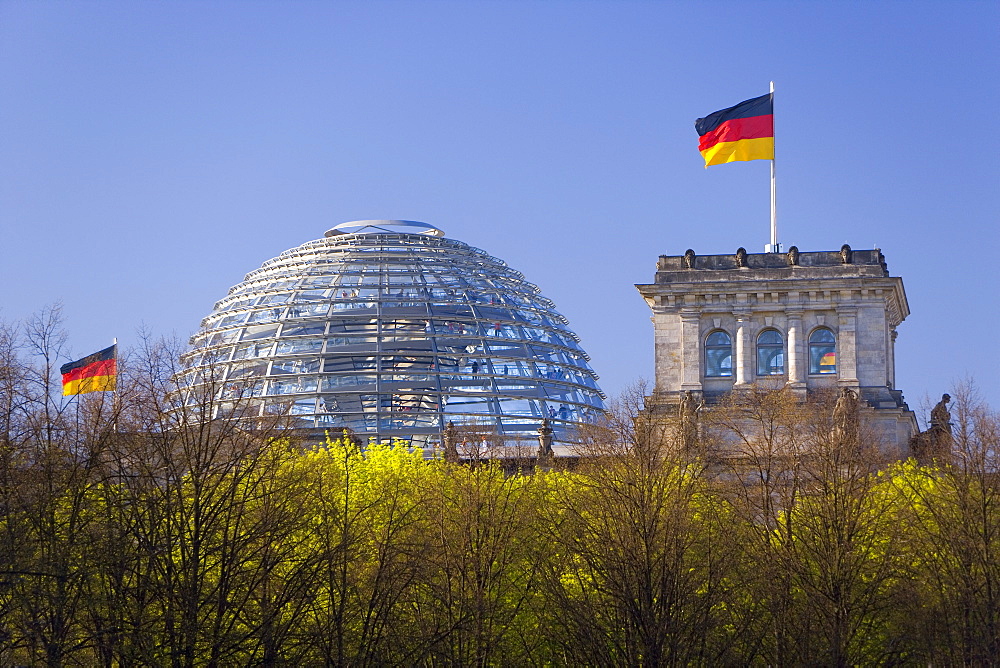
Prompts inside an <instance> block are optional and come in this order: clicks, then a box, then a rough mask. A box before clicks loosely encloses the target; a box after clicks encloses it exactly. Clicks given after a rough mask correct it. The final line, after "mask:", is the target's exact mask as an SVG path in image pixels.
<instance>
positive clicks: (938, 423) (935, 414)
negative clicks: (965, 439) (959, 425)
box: [931, 394, 951, 434]
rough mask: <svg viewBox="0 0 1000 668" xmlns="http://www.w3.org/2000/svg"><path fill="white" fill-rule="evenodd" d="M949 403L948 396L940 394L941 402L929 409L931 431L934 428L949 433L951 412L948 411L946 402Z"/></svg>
mask: <svg viewBox="0 0 1000 668" xmlns="http://www.w3.org/2000/svg"><path fill="white" fill-rule="evenodd" d="M949 401H951V395H950V394H942V395H941V401H939V402H938V403H937V405H936V406H935V407H934V408H932V409H931V429H934V428H935V427H937V428H939V429H943V430H945V431H946V432H948V433H949V434H950V433H951V412H950V411H949V410H948V402H949Z"/></svg>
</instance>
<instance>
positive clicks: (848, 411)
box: [830, 387, 858, 443]
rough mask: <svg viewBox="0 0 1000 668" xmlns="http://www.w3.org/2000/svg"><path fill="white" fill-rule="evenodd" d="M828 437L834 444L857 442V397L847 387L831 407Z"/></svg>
mask: <svg viewBox="0 0 1000 668" xmlns="http://www.w3.org/2000/svg"><path fill="white" fill-rule="evenodd" d="M830 435H831V436H832V437H833V440H834V442H835V443H856V442H857V439H858V395H857V394H856V393H855V392H854V390H852V389H850V388H849V387H845V388H844V389H843V390H841V391H840V396H839V397H837V403H836V404H835V405H834V407H833V430H832V432H831V434H830Z"/></svg>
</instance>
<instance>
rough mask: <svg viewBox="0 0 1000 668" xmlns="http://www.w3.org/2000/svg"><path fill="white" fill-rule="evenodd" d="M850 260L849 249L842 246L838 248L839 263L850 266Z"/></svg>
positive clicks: (845, 245) (846, 246)
mask: <svg viewBox="0 0 1000 668" xmlns="http://www.w3.org/2000/svg"><path fill="white" fill-rule="evenodd" d="M851 260H852V254H851V247H850V246H848V245H847V244H844V245H843V246H841V247H840V263H841V264H850V263H851Z"/></svg>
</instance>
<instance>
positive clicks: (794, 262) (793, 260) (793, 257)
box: [788, 246, 799, 267]
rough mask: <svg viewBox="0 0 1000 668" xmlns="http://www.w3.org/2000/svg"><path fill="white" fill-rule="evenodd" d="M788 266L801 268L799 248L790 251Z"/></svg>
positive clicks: (793, 247) (792, 247)
mask: <svg viewBox="0 0 1000 668" xmlns="http://www.w3.org/2000/svg"><path fill="white" fill-rule="evenodd" d="M788 266H789V267H797V266H799V247H798V246H791V247H789V249H788Z"/></svg>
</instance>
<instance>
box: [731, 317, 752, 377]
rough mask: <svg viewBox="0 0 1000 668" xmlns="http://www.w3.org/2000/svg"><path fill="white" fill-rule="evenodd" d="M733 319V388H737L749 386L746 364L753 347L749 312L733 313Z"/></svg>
mask: <svg viewBox="0 0 1000 668" xmlns="http://www.w3.org/2000/svg"><path fill="white" fill-rule="evenodd" d="M733 317H734V318H736V341H735V343H736V361H735V364H734V367H735V373H736V380H735V382H734V383H733V387H734V388H738V387H740V386H746V385H748V384H749V378H750V376H749V374H748V373H747V362H748V358H750V357H753V355H752V354H751V353H752V349H753V346H751V345H750V312H749V311H742V310H741V311H733Z"/></svg>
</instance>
